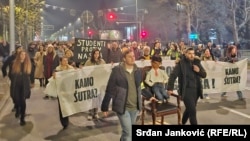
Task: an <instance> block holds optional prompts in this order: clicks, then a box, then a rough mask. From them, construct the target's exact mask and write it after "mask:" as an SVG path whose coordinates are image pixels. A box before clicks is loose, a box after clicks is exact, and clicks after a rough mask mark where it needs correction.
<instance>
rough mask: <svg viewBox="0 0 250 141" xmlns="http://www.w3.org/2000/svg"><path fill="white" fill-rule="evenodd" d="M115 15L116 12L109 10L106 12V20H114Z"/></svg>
mask: <svg viewBox="0 0 250 141" xmlns="http://www.w3.org/2000/svg"><path fill="white" fill-rule="evenodd" d="M116 18H117V17H116V14H115V13H113V12H109V13H108V14H107V19H108V20H115V19H116Z"/></svg>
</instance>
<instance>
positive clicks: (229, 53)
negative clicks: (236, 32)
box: [227, 45, 237, 56]
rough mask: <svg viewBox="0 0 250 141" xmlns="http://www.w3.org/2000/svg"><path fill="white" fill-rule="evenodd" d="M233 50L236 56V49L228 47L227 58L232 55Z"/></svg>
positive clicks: (231, 46) (233, 46)
mask: <svg viewBox="0 0 250 141" xmlns="http://www.w3.org/2000/svg"><path fill="white" fill-rule="evenodd" d="M233 49H235V55H237V47H236V46H235V45H230V46H229V47H228V48H227V56H231V55H232V50H233Z"/></svg>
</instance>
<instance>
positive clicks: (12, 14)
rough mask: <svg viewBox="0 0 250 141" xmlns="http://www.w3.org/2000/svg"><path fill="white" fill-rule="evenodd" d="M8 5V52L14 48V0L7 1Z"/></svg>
mask: <svg viewBox="0 0 250 141" xmlns="http://www.w3.org/2000/svg"><path fill="white" fill-rule="evenodd" d="M9 6H10V52H12V51H14V50H15V26H14V25H15V15H14V13H15V0H10V1H9Z"/></svg>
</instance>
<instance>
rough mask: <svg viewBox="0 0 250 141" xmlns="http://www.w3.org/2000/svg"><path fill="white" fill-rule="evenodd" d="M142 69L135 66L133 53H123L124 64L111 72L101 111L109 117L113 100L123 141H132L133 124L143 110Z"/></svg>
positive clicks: (113, 107)
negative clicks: (110, 104)
mask: <svg viewBox="0 0 250 141" xmlns="http://www.w3.org/2000/svg"><path fill="white" fill-rule="evenodd" d="M141 76H142V72H141V69H139V68H137V66H136V64H135V55H134V53H133V51H131V50H126V51H124V52H123V62H122V63H120V64H119V65H118V66H115V67H114V68H113V70H112V72H111V75H110V78H109V81H108V84H107V88H106V92H105V96H104V98H103V101H102V105H101V110H102V111H103V114H104V116H107V112H108V109H109V103H110V100H111V99H112V110H113V111H114V112H116V113H117V116H118V118H119V120H120V124H121V127H122V135H121V139H120V140H121V141H131V140H132V124H135V122H136V118H137V115H138V113H139V111H140V110H141V108H142V99H141V82H142V77H141Z"/></svg>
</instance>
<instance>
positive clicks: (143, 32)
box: [141, 30, 147, 38]
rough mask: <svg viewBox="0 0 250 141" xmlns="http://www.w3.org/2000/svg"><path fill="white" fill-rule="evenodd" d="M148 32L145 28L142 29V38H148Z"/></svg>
mask: <svg viewBox="0 0 250 141" xmlns="http://www.w3.org/2000/svg"><path fill="white" fill-rule="evenodd" d="M146 37H147V32H146V31H145V30H143V31H141V38H146Z"/></svg>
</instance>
